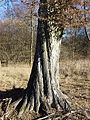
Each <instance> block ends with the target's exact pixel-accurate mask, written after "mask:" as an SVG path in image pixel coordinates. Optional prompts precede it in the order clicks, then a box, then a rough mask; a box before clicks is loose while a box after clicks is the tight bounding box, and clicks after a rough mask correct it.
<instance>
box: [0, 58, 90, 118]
mask: <svg viewBox="0 0 90 120" xmlns="http://www.w3.org/2000/svg"><path fill="white" fill-rule="evenodd" d="M29 76H30V66H29V65H27V64H16V65H8V67H0V92H2V91H6V90H9V89H12V88H14V87H15V88H25V87H26V86H27V82H28V79H29ZM60 88H61V89H62V91H63V92H64V93H65V94H66V95H67V96H68V97H69V98H68V99H69V100H70V101H71V105H72V107H73V109H74V110H76V111H80V112H79V113H78V112H76V113H77V114H76V113H74V114H70V115H69V116H68V117H67V118H65V119H60V118H59V117H57V118H56V117H55V118H54V117H53V118H52V120H89V119H90V61H89V60H77V61H65V60H64V61H61V62H60ZM3 114H4V112H3V111H2V109H1V108H0V118H2V116H3ZM32 119H33V118H31V117H30V113H25V115H24V114H23V116H22V117H21V118H17V117H15V115H14V117H9V118H8V119H7V120H32ZM0 120H1V119H0ZM2 120H6V119H5V118H3V119H2ZM38 120H39V119H38ZM44 120H45V119H44Z"/></svg>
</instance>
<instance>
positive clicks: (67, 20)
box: [16, 0, 88, 114]
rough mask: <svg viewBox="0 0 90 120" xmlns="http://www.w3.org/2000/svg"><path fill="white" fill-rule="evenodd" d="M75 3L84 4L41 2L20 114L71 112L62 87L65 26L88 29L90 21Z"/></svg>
mask: <svg viewBox="0 0 90 120" xmlns="http://www.w3.org/2000/svg"><path fill="white" fill-rule="evenodd" d="M74 3H75V4H81V3H82V2H81V3H80V2H79V0H78V1H77V0H40V4H39V10H38V28H37V40H36V51H35V56H34V62H33V66H32V71H31V75H30V79H29V82H28V85H27V88H26V89H25V94H23V97H22V98H21V99H19V100H18V101H16V109H17V111H18V112H19V113H20V114H21V113H23V112H24V111H25V110H35V111H36V112H40V111H42V110H43V109H45V111H44V112H46V113H48V112H49V111H50V109H51V107H54V108H56V109H58V110H59V109H60V110H62V111H63V112H64V113H67V112H68V111H70V109H71V106H70V104H69V102H68V100H67V99H66V97H65V96H64V94H63V93H62V91H61V90H60V86H59V76H60V75H59V56H60V44H61V38H62V35H63V31H64V27H65V26H68V25H71V24H72V26H73V27H74V26H75V25H76V26H78V23H79V25H80V23H81V25H86V24H87V22H88V20H87V21H86V22H83V17H81V16H80V14H81V13H83V11H81V10H79V9H78V8H77V7H76V5H75V4H74ZM72 4H74V5H72ZM79 8H80V7H79ZM85 12H86V13H87V11H85ZM73 18H74V19H73ZM80 20H81V22H80ZM43 107H44V108H43Z"/></svg>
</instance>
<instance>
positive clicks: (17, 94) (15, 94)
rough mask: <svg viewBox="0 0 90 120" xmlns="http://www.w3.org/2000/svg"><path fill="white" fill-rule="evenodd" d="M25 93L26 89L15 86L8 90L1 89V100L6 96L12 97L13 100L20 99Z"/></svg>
mask: <svg viewBox="0 0 90 120" xmlns="http://www.w3.org/2000/svg"><path fill="white" fill-rule="evenodd" d="M24 94H25V89H23V88H13V89H10V90H6V91H0V101H2V100H3V99H6V98H11V99H12V102H14V101H15V100H18V99H19V98H21V97H22V96H23V95H24Z"/></svg>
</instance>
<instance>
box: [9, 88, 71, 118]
mask: <svg viewBox="0 0 90 120" xmlns="http://www.w3.org/2000/svg"><path fill="white" fill-rule="evenodd" d="M60 92H61V91H60ZM32 93H33V92H32ZM53 93H54V92H53ZM48 101H49V100H48V98H47V97H46V96H44V98H40V99H38V97H37V98H36V97H35V95H34V94H30V93H29V91H27V90H26V91H25V94H24V95H23V97H22V98H20V99H18V100H17V101H15V102H13V103H12V102H11V103H9V105H10V104H11V105H12V106H14V110H16V111H17V113H18V116H19V117H20V116H21V115H22V114H23V113H24V112H25V111H26V112H27V111H35V112H36V113H40V114H42V115H48V114H49V113H51V111H52V108H53V109H54V108H55V109H57V110H58V111H61V112H62V114H66V113H67V112H69V111H70V109H71V107H70V104H69V102H68V101H67V99H66V98H65V97H64V95H63V94H62V96H61V94H60V96H59V95H58V94H54V95H53V102H52V103H51V104H49V103H48Z"/></svg>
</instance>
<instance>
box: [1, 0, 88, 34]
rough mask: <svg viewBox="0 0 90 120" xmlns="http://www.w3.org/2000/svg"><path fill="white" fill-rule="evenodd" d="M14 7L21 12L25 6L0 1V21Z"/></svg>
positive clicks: (15, 1) (14, 2) (6, 0)
mask: <svg viewBox="0 0 90 120" xmlns="http://www.w3.org/2000/svg"><path fill="white" fill-rule="evenodd" d="M15 5H16V6H18V7H19V9H21V11H25V5H24V4H23V3H22V2H21V0H0V20H3V19H5V18H7V16H6V12H7V10H8V9H9V10H11V9H13V7H14V6H15ZM13 12H14V11H13ZM13 14H14V13H13ZM66 31H67V30H66ZM68 31H69V30H68ZM82 31H83V29H81V30H80V31H79V33H78V34H81V33H82ZM87 32H88V33H90V26H88V27H87Z"/></svg>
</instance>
